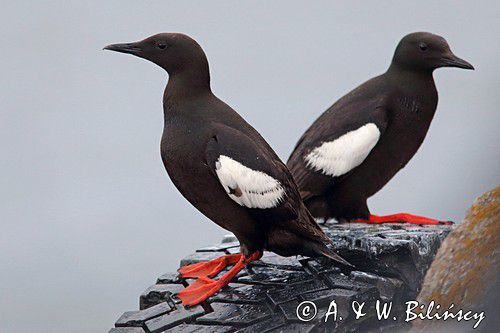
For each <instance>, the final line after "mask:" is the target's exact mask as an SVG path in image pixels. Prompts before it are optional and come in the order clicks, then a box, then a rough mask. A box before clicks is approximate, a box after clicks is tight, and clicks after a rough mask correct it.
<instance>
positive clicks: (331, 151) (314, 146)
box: [287, 95, 388, 200]
mask: <svg viewBox="0 0 500 333" xmlns="http://www.w3.org/2000/svg"><path fill="white" fill-rule="evenodd" d="M346 97H349V95H347V96H346ZM387 117H388V114H387V109H386V107H385V106H384V103H383V101H382V100H379V99H372V100H351V101H345V100H342V99H341V100H340V101H339V102H337V103H336V104H334V105H333V106H332V107H331V108H330V109H328V110H327V111H326V112H325V113H323V114H322V115H321V116H320V117H319V118H318V119H317V120H316V121H315V122H314V123H313V124H312V125H311V127H309V129H308V130H307V131H306V132H305V133H304V135H302V137H301V138H300V140H299V141H298V143H297V145H296V146H295V148H294V150H293V152H292V154H291V155H290V158H289V160H288V162H287V166H288V168H289V169H290V171H291V173H292V175H293V177H294V179H295V181H296V183H297V185H298V186H299V189H300V194H301V196H302V199H304V200H306V199H309V198H311V197H313V196H317V195H321V194H323V193H325V191H327V190H328V188H329V187H331V186H333V185H334V184H335V183H336V182H338V181H340V180H341V179H342V178H343V177H345V176H346V175H347V174H349V172H350V171H352V170H354V169H355V168H356V167H357V166H358V165H360V164H359V163H360V161H361V163H362V160H364V158H366V156H364V155H366V154H369V151H370V150H371V149H372V148H373V147H371V145H373V144H376V142H377V140H378V137H377V136H380V135H382V134H383V133H384V131H385V128H386V126H387V122H388V120H387ZM370 147H371V148H370ZM363 156H364V157H363ZM356 164H357V165H356Z"/></svg>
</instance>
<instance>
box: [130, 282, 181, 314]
mask: <svg viewBox="0 0 500 333" xmlns="http://www.w3.org/2000/svg"><path fill="white" fill-rule="evenodd" d="M182 289H184V286H183V285H182V284H155V285H152V286H151V287H149V288H148V289H146V290H145V291H144V292H143V293H142V294H141V296H140V297H139V309H141V310H144V309H147V308H149V307H151V306H153V305H156V304H158V303H162V302H167V303H169V305H170V307H171V308H175V303H179V301H180V300H179V299H177V297H176V296H177V294H178V293H179V291H181V290H182Z"/></svg>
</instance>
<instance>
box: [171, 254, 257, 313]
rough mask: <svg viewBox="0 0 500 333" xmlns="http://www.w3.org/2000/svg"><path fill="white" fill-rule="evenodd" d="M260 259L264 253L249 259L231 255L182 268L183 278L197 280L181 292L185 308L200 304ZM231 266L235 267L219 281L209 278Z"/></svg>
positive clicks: (180, 296) (179, 295)
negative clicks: (252, 262)
mask: <svg viewBox="0 0 500 333" xmlns="http://www.w3.org/2000/svg"><path fill="white" fill-rule="evenodd" d="M260 257H262V253H261V252H259V251H257V252H254V253H253V254H251V255H250V256H249V257H245V256H243V255H242V254H229V255H225V256H222V257H220V258H217V259H214V260H211V261H206V262H200V263H196V264H192V265H188V266H184V267H181V268H180V269H179V273H180V274H181V277H183V278H197V280H196V281H195V282H193V283H192V284H190V285H189V286H188V287H186V289H184V290H182V291H181V292H179V294H178V295H177V296H178V297H179V298H180V300H181V301H182V304H183V305H184V306H194V305H197V304H200V303H201V302H203V301H204V300H206V299H207V298H208V297H210V296H212V295H214V294H215V293H217V292H218V291H219V290H220V289H221V288H222V287H224V286H226V285H227V284H228V283H229V282H231V280H232V279H233V278H234V277H235V276H236V274H238V273H239V272H240V271H241V270H242V269H243V268H245V266H246V264H248V263H249V262H251V261H255V260H259V259H260ZM229 265H234V266H233V267H232V268H231V269H230V270H229V272H227V273H226V274H224V275H222V276H221V277H220V279H219V280H212V279H210V278H209V277H213V276H215V275H217V274H218V273H220V272H221V271H222V270H223V269H224V268H225V267H226V266H229Z"/></svg>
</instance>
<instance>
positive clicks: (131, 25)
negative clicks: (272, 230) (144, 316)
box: [0, 0, 500, 333]
mask: <svg viewBox="0 0 500 333" xmlns="http://www.w3.org/2000/svg"><path fill="white" fill-rule="evenodd" d="M377 3H378V4H376V3H375V2H366V1H345V2H344V1H342V2H340V1H339V2H336V4H334V3H333V2H331V1H303V2H298V1H272V2H270V1H253V2H249V1H247V2H242V1H218V2H214V1H211V2H208V1H205V2H203V1H197V2H194V1H177V2H173V1H118V0H116V1H43V2H42V1H39V2H38V1H37V2H35V1H31V3H30V2H28V1H2V11H1V13H0V18H1V22H2V29H1V30H0V36H1V37H0V41H1V49H2V52H0V64H1V65H0V66H2V76H1V78H0V88H1V91H2V94H1V96H0V110H1V111H0V138H1V140H0V145H1V151H2V158H1V160H0V170H1V173H0V175H1V176H0V179H1V186H0V202H1V209H0V214H1V216H0V218H1V228H2V229H1V233H0V270H1V273H0V322H1V327H2V328H1V331H2V332H33V331H37V332H74V333H80V332H82V333H83V332H104V331H106V330H107V329H109V328H110V327H111V326H112V325H113V323H114V321H115V320H116V319H117V317H118V316H119V315H120V314H121V313H122V312H123V311H125V310H134V309H137V307H138V295H139V293H140V292H142V291H143V290H144V289H145V288H146V287H148V286H149V285H150V284H152V283H153V282H154V280H155V278H156V277H157V276H158V275H160V274H162V273H164V272H167V271H173V270H175V269H176V268H177V265H178V262H179V259H181V257H183V256H185V255H187V254H189V253H190V252H191V251H193V250H194V249H196V248H197V247H200V246H203V245H210V244H212V243H215V242H218V241H219V239H220V238H221V236H222V235H223V234H224V233H225V231H223V230H222V229H220V228H219V227H217V226H216V225H215V224H213V223H211V222H210V221H208V220H207V219H206V218H204V217H203V216H202V215H201V214H200V213H198V212H197V211H196V210H195V209H194V208H193V207H192V206H190V204H189V203H188V202H187V201H185V200H184V199H183V198H182V197H181V196H180V195H179V194H178V192H177V191H176V190H175V188H174V187H173V185H172V184H171V182H170V180H169V179H168V178H167V176H166V173H165V171H164V169H163V165H162V163H161V160H160V156H159V140H160V136H161V131H162V117H163V114H162V101H161V98H162V93H163V89H164V86H165V84H166V79H167V76H166V73H164V72H163V71H162V70H161V69H160V68H158V67H155V66H154V65H153V64H151V63H147V62H145V61H144V60H141V59H138V58H134V57H132V56H126V55H121V54H116V53H111V52H104V51H102V50H101V49H102V47H103V46H105V45H107V44H110V43H116V42H128V41H135V40H138V39H142V38H144V37H146V36H149V35H151V34H154V33H157V32H164V31H170V32H172V31H176V32H184V33H187V34H189V35H191V36H192V37H194V38H195V39H196V40H198V41H199V43H200V44H201V45H202V46H203V47H204V49H205V51H206V53H207V55H208V58H209V61H210V65H211V73H212V87H213V90H214V92H215V93H216V94H217V95H218V96H219V97H220V98H221V99H223V100H224V101H226V102H227V103H228V104H230V105H231V106H233V107H234V108H235V109H236V110H237V111H238V112H239V113H240V114H241V115H242V116H243V117H244V118H246V119H247V120H248V121H249V122H250V123H251V124H252V125H253V126H254V127H255V128H256V129H257V130H258V131H260V133H262V135H263V136H264V137H265V138H266V139H267V140H268V142H269V143H270V144H271V145H272V146H273V147H274V148H275V150H276V151H277V152H278V154H279V155H280V156H281V158H282V159H286V158H287V157H288V154H289V153H290V151H291V149H292V148H293V146H294V144H295V142H296V140H297V139H298V138H299V136H300V135H301V134H302V133H303V131H304V130H305V129H306V128H307V127H308V126H309V124H310V123H311V122H312V121H313V120H314V119H315V118H316V117H317V116H318V115H319V114H320V113H321V112H323V111H324V110H325V109H326V108H327V107H328V106H330V105H331V104H332V103H333V102H334V101H335V100H336V99H337V98H339V97H341V96H342V95H343V94H345V93H346V92H348V91H349V90H351V89H352V88H354V87H355V86H357V85H358V84H360V83H362V82H363V81H365V80H367V79H368V78H370V77H372V76H374V75H377V74H379V73H381V72H383V71H385V69H386V68H387V66H388V64H389V61H390V58H391V56H392V53H393V50H394V47H395V46H396V43H397V42H398V41H399V39H400V38H401V37H402V36H403V35H405V34H406V33H408V32H413V31H422V30H423V31H431V32H434V33H437V34H440V35H442V36H444V37H445V38H446V39H447V40H448V42H449V43H450V45H451V47H452V50H453V51H454V52H455V53H456V54H457V55H458V56H460V57H462V58H464V59H466V60H468V61H470V62H471V63H472V64H474V65H475V66H476V71H464V70H459V69H441V70H439V71H437V72H436V74H435V78H436V81H437V86H438V89H439V93H440V96H439V97H440V101H439V106H438V111H437V113H436V117H435V118H434V122H433V124H432V126H431V129H430V131H429V134H428V136H427V138H426V141H425V143H424V144H423V146H422V147H421V149H420V151H419V152H418V154H417V155H416V156H415V158H414V159H413V160H412V161H411V162H410V163H409V164H408V166H407V167H406V168H405V169H404V170H403V171H402V172H400V173H399V174H398V175H397V176H396V177H395V178H394V180H393V181H392V182H390V183H389V184H388V185H387V186H386V187H385V188H384V189H383V190H382V191H381V192H379V193H378V195H376V196H375V197H374V198H373V199H371V200H370V206H371V208H372V210H373V211H374V212H376V213H391V212H398V211H409V212H413V213H420V214H424V215H429V216H435V217H438V218H442V219H454V220H460V219H461V218H462V217H463V215H464V212H465V210H466V209H467V207H468V206H469V205H470V204H471V202H472V200H473V199H474V198H475V197H476V196H477V195H479V194H481V193H482V192H484V191H486V190H488V189H490V188H492V187H494V186H495V185H498V183H499V179H500V171H499V151H498V142H499V141H500V140H499V139H500V135H499V130H498V124H499V118H500V117H499V110H498V104H494V103H497V102H498V92H499V88H500V82H499V79H500V75H499V74H500V73H499V69H500V67H499V65H498V56H499V55H500V44H499V43H498V13H499V12H500V11H499V9H500V8H499V2H498V1H481V2H477V1H476V2H474V3H475V4H476V5H473V4H472V3H473V2H471V1H439V2H438V1H413V2H408V1H384V2H380V1H378V2H377Z"/></svg>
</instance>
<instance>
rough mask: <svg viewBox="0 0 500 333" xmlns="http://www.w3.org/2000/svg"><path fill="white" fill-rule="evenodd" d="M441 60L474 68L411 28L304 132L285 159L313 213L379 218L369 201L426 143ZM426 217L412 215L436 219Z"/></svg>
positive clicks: (434, 37) (444, 45)
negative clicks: (378, 71) (376, 70)
mask: <svg viewBox="0 0 500 333" xmlns="http://www.w3.org/2000/svg"><path fill="white" fill-rule="evenodd" d="M439 67H459V68H465V69H473V67H472V65H470V64H469V63H468V62H466V61H464V60H462V59H460V58H458V57H456V56H455V55H454V54H453V53H452V52H451V50H450V48H449V46H448V44H447V42H446V41H445V39H444V38H442V37H440V36H437V35H434V34H431V33H426V32H417V33H412V34H409V35H407V36H405V37H404V38H403V39H402V40H401V41H400V42H399V44H398V46H397V48H396V51H395V53H394V57H393V59H392V63H391V65H390V67H389V69H388V70H387V72H385V73H384V74H382V75H380V76H377V77H374V78H372V79H370V80H369V81H367V82H365V83H363V84H362V85H360V86H359V87H357V88H356V89H354V90H353V91H351V92H350V93H348V94H347V95H345V96H344V97H342V98H341V99H340V100H338V101H337V102H336V103H335V104H333V105H332V106H331V107H330V108H329V109H328V110H327V111H326V112H324V113H323V114H322V115H321V116H320V117H319V118H318V119H317V120H316V121H315V122H314V123H313V124H312V125H311V127H309V129H308V130H307V131H306V132H305V133H304V135H303V136H302V137H301V138H300V140H299V141H298V143H297V145H296V147H295V149H294V151H293V152H292V154H291V156H290V158H289V160H288V163H287V165H288V167H289V169H290V171H291V172H292V174H293V176H294V178H295V180H296V182H297V185H298V186H299V189H300V193H301V196H302V198H303V200H304V201H305V203H306V206H307V207H308V208H309V210H310V211H311V213H312V214H313V215H314V216H315V217H323V218H336V219H338V220H341V221H348V220H354V219H362V220H372V222H381V221H379V220H380V219H379V217H374V216H372V217H373V218H371V216H370V211H369V209H368V206H367V203H366V201H367V199H368V198H369V197H371V196H372V195H374V194H375V193H377V192H378V191H379V190H380V189H381V188H382V187H383V186H384V185H385V184H387V182H388V181H389V180H390V179H391V178H392V177H393V176H394V175H395V174H396V173H397V172H398V171H399V170H400V169H402V168H403V167H404V166H405V165H406V163H408V161H409V160H410V159H411V158H412V157H413V155H414V154H415V153H416V152H417V150H418V148H419V147H420V145H421V144H422V142H423V140H424V138H425V135H426V133H427V130H428V129H429V126H430V123H431V121H432V118H433V116H434V112H435V111H436V106H437V101H438V94H437V90H436V87H435V84H434V79H433V76H432V73H433V71H434V70H435V69H437V68H439ZM391 218H392V219H394V218H396V219H404V220H406V218H407V216H403V215H401V216H396V217H395V216H392V217H391ZM377 219H379V220H377ZM427 220H428V221H427ZM427 220H426V219H425V218H422V219H420V220H419V219H416V220H414V221H415V222H418V221H421V222H422V223H426V222H430V223H431V222H432V221H433V220H432V219H427ZM388 221H392V220H391V219H388V220H386V221H382V222H388ZM434 221H435V220H434ZM407 222H411V218H408V221H407Z"/></svg>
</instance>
